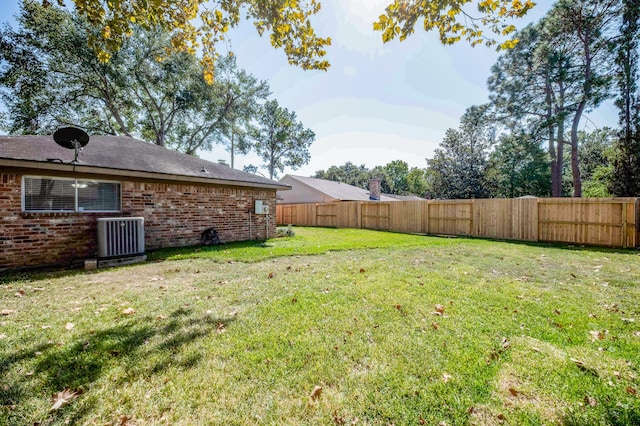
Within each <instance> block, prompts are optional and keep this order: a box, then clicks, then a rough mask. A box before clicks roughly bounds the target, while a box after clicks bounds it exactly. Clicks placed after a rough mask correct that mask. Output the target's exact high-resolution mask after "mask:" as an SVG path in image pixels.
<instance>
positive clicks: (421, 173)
mask: <svg viewBox="0 0 640 426" xmlns="http://www.w3.org/2000/svg"><path fill="white" fill-rule="evenodd" d="M406 180H407V186H408V190H409V193H410V194H414V195H417V196H419V197H425V196H426V195H427V193H428V192H429V180H428V175H427V170H426V169H420V168H418V167H412V168H411V170H409V173H408V174H407V179H406Z"/></svg>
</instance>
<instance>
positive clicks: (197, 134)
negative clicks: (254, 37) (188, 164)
mask: <svg viewBox="0 0 640 426" xmlns="http://www.w3.org/2000/svg"><path fill="white" fill-rule="evenodd" d="M217 66H218V69H219V71H218V77H219V78H218V79H216V81H215V82H214V83H213V84H208V83H206V82H205V81H204V79H203V78H202V77H201V76H194V78H193V79H192V80H191V81H192V83H191V84H190V85H189V86H187V87H185V88H184V90H183V92H182V95H181V97H182V98H183V99H184V101H183V102H185V104H186V106H187V108H184V109H183V110H182V111H181V112H180V115H179V119H178V120H177V123H176V125H175V134H172V135H171V136H172V137H171V143H170V145H171V146H172V147H175V148H176V149H178V150H179V151H182V152H185V153H187V154H191V155H195V154H196V152H197V151H198V150H205V151H207V150H210V149H211V148H212V146H213V145H214V144H223V145H225V148H226V149H227V151H229V153H230V154H231V163H230V164H231V167H234V165H235V155H236V154H237V153H240V154H246V153H247V152H248V151H249V150H250V149H251V143H250V138H249V133H250V131H251V129H252V124H251V123H252V121H253V120H254V119H255V118H256V117H257V115H258V114H259V111H260V104H261V103H262V102H264V101H265V100H266V98H267V96H268V95H269V85H268V84H267V83H266V82H265V81H259V80H258V79H257V78H256V77H255V76H253V75H252V74H249V73H247V72H246V71H244V70H242V69H238V68H237V66H236V60H235V57H232V56H229V57H226V58H223V59H222V60H220V61H218V65H217ZM199 72H201V71H199ZM185 98H186V99H185Z"/></svg>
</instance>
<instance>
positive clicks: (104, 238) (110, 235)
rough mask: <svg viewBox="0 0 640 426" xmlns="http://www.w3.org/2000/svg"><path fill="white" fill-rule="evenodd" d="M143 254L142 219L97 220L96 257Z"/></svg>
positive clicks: (116, 218)
mask: <svg viewBox="0 0 640 426" xmlns="http://www.w3.org/2000/svg"><path fill="white" fill-rule="evenodd" d="M143 253H144V218H142V217H109V218H100V219H98V257H99V258H107V257H119V256H134V255H139V254H143Z"/></svg>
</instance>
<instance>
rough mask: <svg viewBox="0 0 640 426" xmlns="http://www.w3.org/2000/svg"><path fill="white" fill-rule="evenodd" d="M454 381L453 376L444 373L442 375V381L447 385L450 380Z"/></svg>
mask: <svg viewBox="0 0 640 426" xmlns="http://www.w3.org/2000/svg"><path fill="white" fill-rule="evenodd" d="M451 379H453V376H451V375H450V374H447V373H443V374H442V381H443V382H445V383H447V382H448V381H449V380H451Z"/></svg>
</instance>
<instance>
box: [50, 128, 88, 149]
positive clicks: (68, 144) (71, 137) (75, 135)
mask: <svg viewBox="0 0 640 426" xmlns="http://www.w3.org/2000/svg"><path fill="white" fill-rule="evenodd" d="M53 140H54V141H56V143H57V144H58V145H60V146H61V147H63V148H67V149H80V148H82V147H83V146H85V145H86V144H88V143H89V135H88V134H87V132H85V131H84V130H82V129H78V128H77V127H61V128H59V129H58V130H56V132H55V133H54V134H53ZM78 145H79V146H78Z"/></svg>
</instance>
